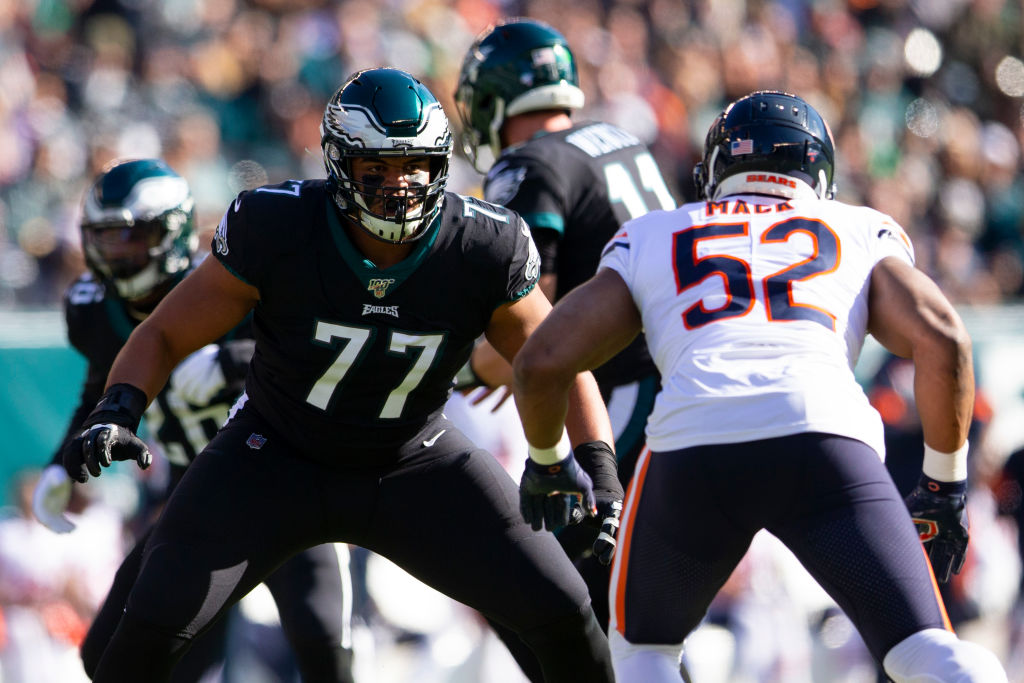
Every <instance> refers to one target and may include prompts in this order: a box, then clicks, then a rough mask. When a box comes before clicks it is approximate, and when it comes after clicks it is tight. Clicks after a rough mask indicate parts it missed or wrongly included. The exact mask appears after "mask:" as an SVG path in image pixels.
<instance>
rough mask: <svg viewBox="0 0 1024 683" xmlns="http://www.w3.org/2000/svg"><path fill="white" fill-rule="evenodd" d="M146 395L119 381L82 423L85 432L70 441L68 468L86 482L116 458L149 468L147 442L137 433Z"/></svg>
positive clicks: (65, 456)
mask: <svg viewBox="0 0 1024 683" xmlns="http://www.w3.org/2000/svg"><path fill="white" fill-rule="evenodd" d="M146 404H147V400H146V394H145V393H144V392H143V391H142V390H141V389H138V388H136V387H133V386H132V385H130V384H115V385H113V386H112V387H110V388H109V389H107V393H105V394H103V398H101V399H100V402H99V403H97V404H96V407H95V408H93V411H92V412H91V413H89V416H88V417H87V418H86V419H85V422H83V423H82V427H83V431H82V433H81V434H79V435H78V436H76V437H75V438H74V439H72V440H71V442H70V443H68V445H67V447H66V448H65V449H64V453H63V456H62V459H63V462H64V470H65V471H66V472H67V473H68V476H69V477H71V478H72V479H74V480H75V481H77V482H79V483H81V484H84V483H85V482H87V481H89V475H92V476H94V477H98V476H100V466H103V467H110V464H111V463H112V462H113V461H115V460H134V461H135V462H137V463H138V464H139V467H140V468H142V469H146V468H147V467H149V466H150V464H152V462H153V456H152V455H151V454H150V452H149V448H148V447H147V446H146V443H145V442H144V441H143V440H142V439H140V438H139V437H137V436H135V432H136V430H137V429H138V428H139V422H140V421H141V420H142V413H143V412H144V411H145V410H146Z"/></svg>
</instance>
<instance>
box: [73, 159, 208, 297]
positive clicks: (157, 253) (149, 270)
mask: <svg viewBox="0 0 1024 683" xmlns="http://www.w3.org/2000/svg"><path fill="white" fill-rule="evenodd" d="M194 207H195V201H194V200H193V199H192V193H191V191H190V190H189V187H188V182H187V181H186V180H185V179H184V178H182V177H181V176H180V175H178V174H177V173H175V172H174V171H173V170H172V169H171V167H170V166H168V165H167V164H166V163H164V162H163V161H161V160H159V159H136V160H131V161H115V162H113V163H112V164H111V165H109V166H107V168H106V169H105V170H104V171H103V172H102V173H101V174H100V175H99V176H98V177H97V178H96V181H95V182H94V183H93V185H92V187H91V188H90V189H89V191H88V192H87V193H86V195H85V198H84V200H83V203H82V221H81V231H82V251H83V252H84V255H85V263H86V265H87V266H88V267H89V270H91V271H92V273H93V274H94V275H95V276H96V277H98V278H99V279H100V280H102V281H105V282H108V283H113V285H114V287H116V289H117V292H118V294H120V295H121V297H123V298H125V299H128V300H130V301H137V300H140V299H144V298H146V297H147V296H148V295H149V294H150V293H152V292H153V291H154V290H155V289H156V288H157V287H159V286H160V285H162V284H164V283H166V282H168V281H169V280H171V279H173V278H175V277H177V276H178V275H180V274H182V273H184V272H185V271H186V270H188V268H189V266H190V265H191V264H192V257H193V256H194V255H195V253H196V249H197V248H198V246H199V236H198V235H197V234H196V229H195V215H194Z"/></svg>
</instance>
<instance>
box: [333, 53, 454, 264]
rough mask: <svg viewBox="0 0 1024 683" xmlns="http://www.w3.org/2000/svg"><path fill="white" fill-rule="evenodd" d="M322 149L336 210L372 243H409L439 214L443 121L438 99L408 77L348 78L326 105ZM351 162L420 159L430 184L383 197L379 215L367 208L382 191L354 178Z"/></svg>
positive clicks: (381, 73) (446, 147) (446, 141)
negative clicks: (425, 163) (427, 169)
mask: <svg viewBox="0 0 1024 683" xmlns="http://www.w3.org/2000/svg"><path fill="white" fill-rule="evenodd" d="M320 146H321V148H322V149H323V155H324V164H325V165H326V167H327V182H328V189H329V191H330V193H331V195H332V196H333V197H334V201H335V203H336V204H337V205H338V208H339V209H340V210H341V212H342V213H344V214H345V215H347V216H349V217H350V218H351V219H352V220H353V221H354V222H355V223H356V224H357V225H359V226H360V227H361V228H363V229H364V230H366V231H367V232H368V233H369V234H371V235H373V236H374V237H376V238H377V239H379V240H382V241H384V242H391V243H395V244H397V243H400V242H409V241H412V240H415V239H417V238H419V237H421V236H422V235H423V234H424V233H425V232H426V229H427V227H428V226H429V225H430V224H431V222H432V221H433V220H434V217H435V216H437V214H438V212H440V210H441V204H442V202H443V201H444V189H445V184H446V183H447V182H448V163H449V161H450V160H451V155H452V135H451V131H450V130H449V127H448V117H447V116H446V115H445V113H444V110H443V109H441V105H440V103H439V102H438V101H437V98H435V97H434V95H433V94H431V92H430V91H429V90H428V89H427V87H426V86H425V85H423V84H422V83H420V82H419V81H418V80H416V79H415V78H413V77H412V76H411V75H409V74H408V73H406V72H404V71H401V70H399V69H393V68H377V69H364V70H362V71H359V72H357V73H355V74H354V75H353V76H351V77H350V78H349V80H348V81H347V82H346V83H345V84H344V85H343V86H341V88H339V89H338V91H337V92H335V93H334V95H333V96H332V97H331V100H330V102H328V103H327V108H326V109H325V110H324V118H323V121H322V122H321V123H320ZM355 157H426V158H427V159H428V161H429V165H430V178H429V181H428V182H427V183H426V184H415V183H414V184H412V186H411V187H410V188H408V190H407V192H406V193H405V194H402V195H399V196H387V198H386V201H385V202H384V208H383V213H378V212H375V211H373V210H372V209H371V207H372V206H373V205H374V200H379V199H380V198H381V197H382V194H383V193H384V190H385V188H383V187H382V186H381V185H380V184H374V183H367V182H361V181H359V180H356V179H355V178H354V177H353V175H352V167H351V160H352V159H353V158H355ZM396 189H397V188H396Z"/></svg>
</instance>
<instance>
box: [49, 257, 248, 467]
mask: <svg viewBox="0 0 1024 683" xmlns="http://www.w3.org/2000/svg"><path fill="white" fill-rule="evenodd" d="M64 316H65V321H66V323H67V332H68V341H69V342H70V343H71V346H72V347H73V348H74V349H75V350H76V351H78V352H79V353H80V354H82V356H83V357H84V358H85V360H86V376H85V381H84V383H83V385H82V393H81V398H80V400H79V404H78V408H77V409H76V410H75V413H74V415H73V416H72V418H71V421H70V423H69V424H68V429H67V432H66V434H65V438H64V441H63V442H62V443H61V446H60V448H59V449H58V450H57V452H56V453H55V455H54V457H53V462H60V458H61V453H62V451H63V449H64V445H65V444H66V443H67V442H68V441H70V440H71V439H72V438H74V437H75V436H77V435H78V433H79V432H80V431H81V429H80V427H81V424H82V422H83V421H84V420H85V418H86V417H87V416H88V415H89V413H90V412H92V409H93V408H94V407H95V406H96V403H97V402H98V401H99V400H100V397H101V396H102V395H103V388H104V386H105V385H106V381H107V375H108V374H109V372H110V368H111V366H112V365H113V364H114V359H115V358H116V357H117V354H118V352H120V350H121V347H122V346H124V344H125V342H127V341H128V336H129V335H130V334H131V333H132V330H134V329H135V328H136V327H137V326H138V324H139V323H140V322H142V321H141V319H139V318H136V317H134V316H132V314H131V313H130V312H129V310H128V308H127V307H126V305H125V302H124V300H123V299H121V298H120V297H119V296H118V295H117V294H116V292H115V291H114V290H113V289H112V288H108V287H106V286H105V285H104V284H103V283H102V282H100V281H98V280H96V279H95V278H94V277H93V276H92V274H90V273H86V274H84V275H82V276H80V277H79V278H78V279H77V280H75V281H74V282H73V283H71V285H70V286H69V287H68V289H67V290H66V291H65V293H64ZM251 336H252V332H251V327H250V325H249V322H248V319H246V321H243V323H242V324H240V325H239V326H238V327H236V328H235V329H234V330H232V331H231V332H230V333H229V334H228V335H226V336H225V337H224V338H223V339H221V340H220V341H221V342H223V341H226V340H228V339H241V338H246V337H251ZM234 398H235V396H233V395H229V394H228V393H227V392H223V394H218V395H216V396H215V397H214V400H213V401H211V402H210V404H209V405H204V406H195V405H191V404H188V403H186V402H184V401H182V400H180V399H176V398H175V397H173V396H171V392H170V390H169V388H168V387H164V389H163V390H162V391H161V392H160V394H159V395H157V397H156V398H155V399H154V400H153V402H152V403H150V405H149V407H148V408H147V409H146V415H145V418H146V427H147V428H148V430H149V433H150V436H151V437H152V439H153V440H154V441H156V443H157V445H158V446H159V447H160V449H161V451H162V452H163V454H164V455H165V456H166V457H167V459H168V460H170V462H171V464H172V465H176V466H179V467H187V466H188V464H189V463H190V462H191V461H192V460H193V458H195V456H196V454H197V453H198V452H199V451H200V450H202V448H203V446H205V445H206V442H207V441H209V440H210V439H211V438H213V435H214V434H216V432H217V429H218V428H219V427H220V426H221V424H223V422H224V420H225V419H226V418H227V414H228V409H229V408H230V407H231V403H232V402H233V400H234Z"/></svg>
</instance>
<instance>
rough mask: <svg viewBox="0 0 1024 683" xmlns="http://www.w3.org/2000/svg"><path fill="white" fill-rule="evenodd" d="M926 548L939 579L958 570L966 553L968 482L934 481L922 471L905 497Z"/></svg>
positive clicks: (941, 581)
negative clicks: (915, 484)
mask: <svg viewBox="0 0 1024 683" xmlns="http://www.w3.org/2000/svg"><path fill="white" fill-rule="evenodd" d="M904 502H905V503H906V504H907V510H909V511H910V516H911V518H912V519H913V520H914V524H915V525H916V526H917V533H918V535H919V536H920V537H921V542H922V543H923V544H924V546H925V549H926V550H927V551H928V559H929V560H931V563H932V571H933V572H935V580H936V581H938V582H939V583H946V582H947V581H949V578H950V574H951V573H952V574H959V573H960V570H961V569H963V566H964V558H965V557H966V556H967V540H968V537H969V534H968V532H967V507H966V505H967V482H966V481H957V482H944V481H936V480H935V479H932V478H931V477H927V476H925V475H921V480H920V481H919V482H918V483H917V488H915V489H914V490H913V491H911V492H910V495H909V496H907V498H906V500H905V501H904Z"/></svg>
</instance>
